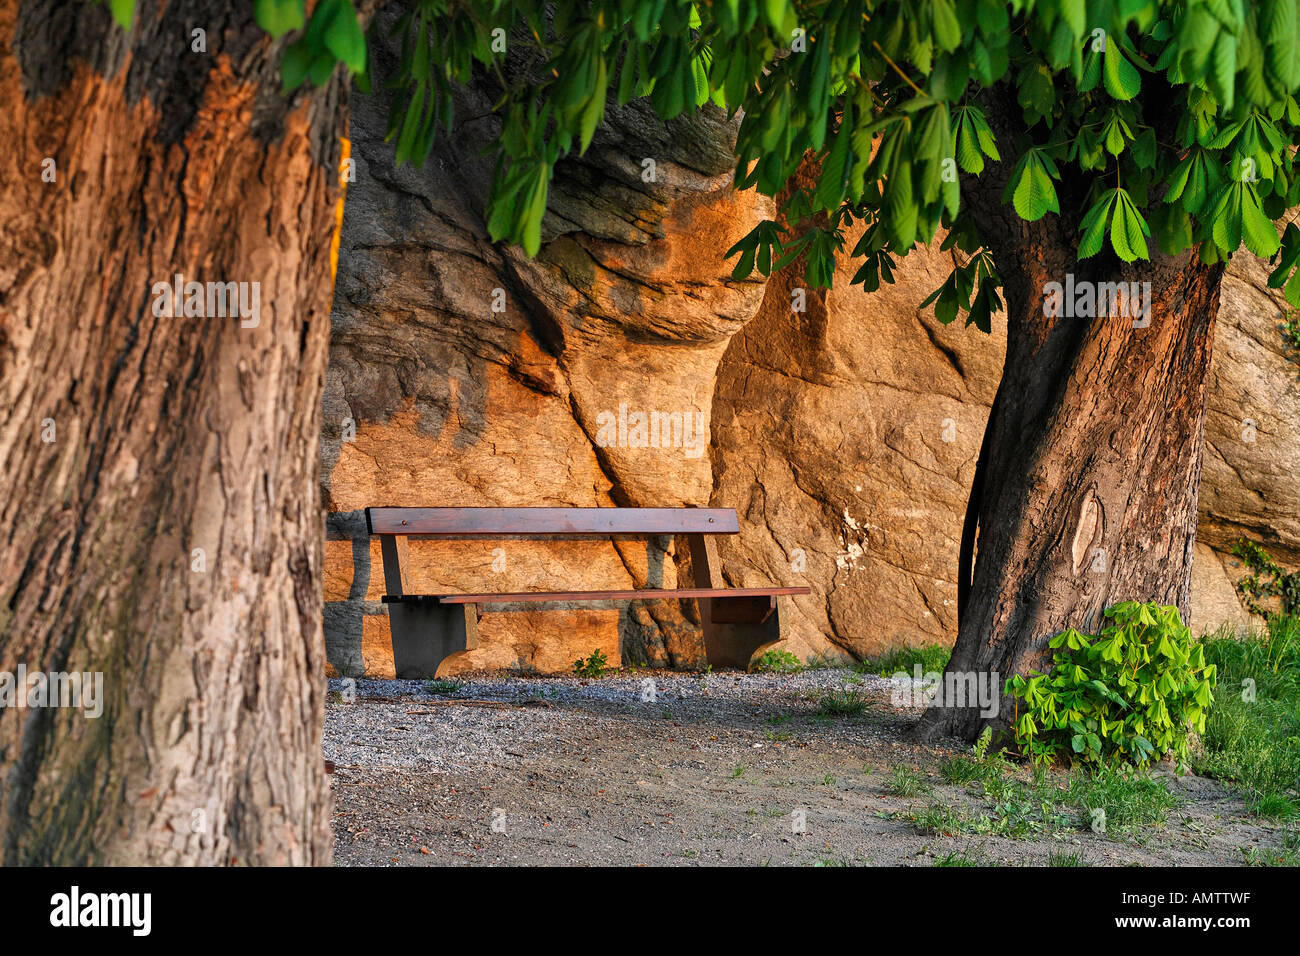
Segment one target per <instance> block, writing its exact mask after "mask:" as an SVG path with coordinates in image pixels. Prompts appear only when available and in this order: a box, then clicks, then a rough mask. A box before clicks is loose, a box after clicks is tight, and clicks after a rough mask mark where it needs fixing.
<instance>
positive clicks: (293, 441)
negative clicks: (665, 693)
mask: <svg viewBox="0 0 1300 956" xmlns="http://www.w3.org/2000/svg"><path fill="white" fill-rule="evenodd" d="M252 9H253V5H252V4H251V3H246V4H224V3H217V2H215V0H173V2H169V3H166V4H157V3H154V2H142V3H139V4H137V9H136V17H135V25H134V27H133V29H132V30H131V32H130V34H129V35H127V34H124V33H123V32H122V31H121V30H120V29H118V28H117V27H116V26H114V25H113V24H112V22H111V20H110V18H109V14H108V12H107V8H106V6H105V5H103V4H100V3H82V2H79V0H25V2H23V3H22V4H21V5H19V4H10V5H7V6H5V7H4V8H3V9H0V141H3V142H4V143H5V147H6V148H5V150H4V152H3V160H0V161H3V163H4V164H5V168H4V172H3V177H4V191H3V194H2V196H0V240H2V241H3V249H2V250H0V394H2V395H3V402H4V406H5V408H6V415H5V416H4V417H3V418H2V419H0V542H3V543H2V544H0V634H2V635H3V636H2V637H0V672H5V671H7V672H11V673H12V672H14V671H15V670H16V669H17V668H18V667H19V666H24V667H26V668H27V670H28V671H29V672H34V671H46V672H49V671H55V672H73V671H75V672H86V673H90V674H94V673H95V672H102V674H103V701H102V706H103V712H102V715H101V716H98V717H94V716H89V717H88V716H86V713H85V711H86V709H87V708H85V707H82V708H76V709H74V708H68V707H62V708H53V707H43V708H42V707H18V706H8V707H4V708H0V863H3V864H6V865H12V864H92V863H93V864H103V863H109V864H218V863H267V864H271V863H279V864H307V863H318V864H323V863H328V862H329V860H330V854H331V846H330V832H329V790H328V785H327V783H326V780H325V777H324V769H323V761H322V759H321V753H320V741H321V728H322V723H323V717H324V690H325V688H324V678H323V674H324V644H323V640H322V636H321V594H320V568H321V558H322V553H321V551H322V544H321V542H322V539H323V526H322V514H321V510H320V502H319V490H318V484H317V468H318V449H317V442H318V436H319V434H320V421H319V415H320V397H321V389H322V383H323V378H324V371H325V366H326V361H327V354H328V340H329V311H330V297H331V282H330V262H329V247H330V238H331V233H332V229H333V219H334V205H335V200H336V199H337V181H338V177H337V171H336V169H335V168H334V167H335V164H336V162H337V155H338V137H339V135H340V133H341V132H342V131H343V123H344V118H345V105H344V102H343V91H344V87H343V81H342V80H341V79H339V78H338V75H337V74H336V78H335V79H334V80H332V81H331V82H330V83H328V84H327V85H326V86H325V87H323V88H320V89H308V90H304V91H300V92H299V93H298V94H296V95H295V96H293V97H285V96H283V95H282V94H281V93H280V90H279V77H278V70H277V67H276V64H277V63H278V59H279V51H278V49H277V48H276V47H273V45H272V43H271V41H270V40H269V38H268V37H267V36H266V35H265V34H264V33H263V32H262V31H261V30H260V29H259V28H258V27H257V26H256V25H255V24H254V22H253V15H252ZM196 29H201V30H203V31H204V36H203V39H204V41H205V43H206V52H199V51H196V50H195V47H196V46H197V45H198V43H197V39H198V38H197V37H196V35H195V33H194V32H193V31H194V30H196ZM277 46H278V45H277ZM47 157H48V158H49V159H50V160H53V163H54V166H53V170H54V177H55V178H54V181H53V182H49V181H46V179H45V178H43V176H42V173H43V172H46V173H47V178H48V171H49V169H50V168H51V167H50V164H49V162H48V161H47ZM177 274H181V275H182V276H183V277H184V280H183V281H185V282H190V281H195V282H200V283H225V282H233V283H245V284H246V285H244V286H242V288H241V289H240V291H242V292H243V293H244V295H245V300H244V301H245V303H246V304H247V308H246V309H245V310H244V311H243V312H242V313H241V314H240V316H234V317H224V318H223V317H217V316H216V315H215V314H214V313H215V312H220V311H221V307H222V302H221V300H219V299H218V300H216V303H215V309H214V302H213V300H212V299H211V298H208V297H206V296H205V297H204V299H205V301H204V303H203V308H202V310H201V311H203V313H204V316H203V317H201V316H197V315H191V316H190V317H183V313H182V317H172V315H171V314H170V313H169V311H168V309H167V305H169V304H170V303H167V302H166V301H165V299H163V298H162V294H161V290H160V287H158V286H156V285H155V284H156V283H157V284H171V283H173V282H174V281H175V276H176V275H177ZM254 283H256V284H257V285H256V286H254ZM225 291H226V290H225V289H223V290H222V292H223V294H224V293H225ZM194 301H197V300H194ZM160 302H161V304H160ZM254 302H256V303H257V309H256V310H254V308H253V303H254ZM178 311H179V308H178ZM226 311H227V312H229V311H230V310H229V308H228V307H227V309H226ZM159 312H162V313H163V314H162V315H159V314H158V313H159ZM241 316H242V318H241ZM92 683H93V678H92ZM83 703H85V702H84V701H83ZM91 709H92V713H93V708H91Z"/></svg>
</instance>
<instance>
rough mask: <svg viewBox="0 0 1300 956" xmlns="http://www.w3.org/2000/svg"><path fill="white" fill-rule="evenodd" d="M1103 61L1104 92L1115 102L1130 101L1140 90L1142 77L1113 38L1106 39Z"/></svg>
mask: <svg viewBox="0 0 1300 956" xmlns="http://www.w3.org/2000/svg"><path fill="white" fill-rule="evenodd" d="M1103 59H1104V63H1103V68H1102V74H1103V77H1104V81H1105V85H1106V92H1107V93H1109V94H1110V95H1111V97H1113V98H1114V99H1117V100H1131V99H1133V97H1135V96H1137V94H1138V91H1139V90H1140V89H1141V88H1142V77H1141V75H1140V74H1139V73H1138V71H1137V68H1136V67H1135V66H1134V65H1133V64H1132V63H1130V62H1129V61H1128V58H1127V57H1126V56H1125V55H1124V51H1123V50H1122V49H1120V45H1119V43H1118V42H1116V41H1115V39H1114V38H1109V39H1107V41H1106V52H1105V54H1104V56H1103Z"/></svg>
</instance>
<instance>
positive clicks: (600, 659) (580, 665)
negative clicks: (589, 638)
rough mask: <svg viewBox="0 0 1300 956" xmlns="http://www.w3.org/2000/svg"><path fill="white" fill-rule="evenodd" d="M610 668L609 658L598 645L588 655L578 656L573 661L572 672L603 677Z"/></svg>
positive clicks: (592, 676) (582, 675) (581, 675)
mask: <svg viewBox="0 0 1300 956" xmlns="http://www.w3.org/2000/svg"><path fill="white" fill-rule="evenodd" d="M611 670H613V668H611V667H610V666H609V658H608V657H606V656H605V653H604V651H602V650H601V649H600V648H599V647H598V648H596V649H595V650H594V651H592V652H591V656H590V657H579V658H578V659H577V660H576V661H574V662H573V673H574V674H576V675H577V676H578V677H588V678H595V677H604V676H605V675H606V674H607V673H608V672H609V671H611Z"/></svg>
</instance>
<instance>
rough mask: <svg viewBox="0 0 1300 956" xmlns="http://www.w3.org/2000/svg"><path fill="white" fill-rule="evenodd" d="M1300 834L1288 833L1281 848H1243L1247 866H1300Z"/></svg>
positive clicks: (1243, 856) (1244, 860)
mask: <svg viewBox="0 0 1300 956" xmlns="http://www.w3.org/2000/svg"><path fill="white" fill-rule="evenodd" d="M1297 850H1300V833H1294V832H1292V833H1288V834H1287V835H1286V838H1285V839H1284V840H1283V842H1282V845H1281V846H1280V847H1255V846H1243V847H1242V848H1241V855H1242V859H1243V862H1245V864H1246V865H1247V866H1300V853H1298V852H1297Z"/></svg>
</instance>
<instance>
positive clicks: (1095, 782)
mask: <svg viewBox="0 0 1300 956" xmlns="http://www.w3.org/2000/svg"><path fill="white" fill-rule="evenodd" d="M989 740H990V735H989V733H988V732H985V733H984V734H983V735H981V737H980V739H979V742H978V743H976V745H975V746H974V748H972V751H971V754H970V755H969V756H964V755H963V756H958V757H953V758H950V759H948V760H945V761H944V763H943V764H942V765H941V767H940V774H941V775H942V776H943V779H944V780H945V781H946V782H948V783H950V784H955V785H959V786H965V787H966V788H967V789H968V790H975V791H977V792H978V793H979V794H980V795H981V796H982V797H983V799H984V806H983V808H982V809H981V810H979V811H970V810H966V809H964V808H960V807H954V806H952V805H950V804H945V803H939V802H932V803H931V804H930V805H929V806H926V807H923V808H921V809H919V810H908V811H903V812H900V813H896V814H894V816H895V817H896V818H899V819H904V820H908V821H909V822H911V823H912V825H913V826H915V827H916V829H917V830H918V831H919V832H920V833H923V834H935V835H942V836H958V835H962V834H993V835H996V836H1003V837H1010V838H1013V839H1023V838H1026V837H1030V836H1034V835H1037V834H1042V833H1051V832H1070V831H1074V832H1077V831H1080V830H1089V829H1091V830H1093V831H1095V832H1099V833H1111V832H1118V833H1121V834H1127V833H1130V832H1132V831H1133V830H1135V829H1137V828H1138V827H1143V826H1153V825H1158V824H1162V823H1164V821H1165V818H1166V817H1167V816H1168V813H1169V810H1170V809H1171V808H1173V807H1174V806H1175V804H1176V802H1177V801H1176V799H1175V797H1174V796H1173V794H1171V793H1170V792H1169V791H1168V790H1167V789H1166V788H1165V786H1164V784H1162V783H1161V782H1160V781H1159V780H1156V779H1154V778H1152V777H1150V776H1148V775H1146V774H1142V773H1122V772H1119V771H1114V770H1102V771H1088V770H1083V769H1078V770H1076V771H1075V772H1074V773H1073V774H1071V775H1069V776H1068V777H1065V776H1064V775H1061V774H1056V775H1053V774H1052V773H1051V772H1050V771H1049V770H1047V769H1046V768H1045V767H1035V768H1034V769H1033V771H1032V773H1031V774H1029V775H1026V773H1025V772H1024V771H1023V770H1022V769H1021V768H1019V767H1017V766H1016V765H1015V764H1013V763H1011V762H1010V761H1009V760H1007V759H1006V757H1005V756H1003V754H1001V753H998V754H990V753H989V752H988V748H989ZM907 773H913V774H914V773H915V772H914V771H909V770H908V768H901V767H900V768H898V769H897V770H895V776H896V778H898V777H900V775H903V776H901V779H903V780H906V779H907V778H906V776H905V775H906V774H907ZM903 795H908V796H910V795H911V794H903ZM1062 865H1065V864H1062ZM1070 865H1077V864H1070Z"/></svg>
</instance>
